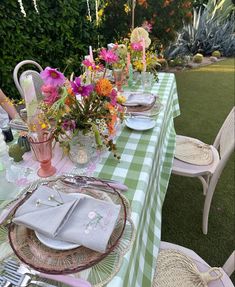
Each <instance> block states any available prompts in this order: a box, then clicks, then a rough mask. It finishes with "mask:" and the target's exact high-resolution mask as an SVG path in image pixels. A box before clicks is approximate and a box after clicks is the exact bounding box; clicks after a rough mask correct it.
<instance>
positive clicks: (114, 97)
mask: <svg viewBox="0 0 235 287" xmlns="http://www.w3.org/2000/svg"><path fill="white" fill-rule="evenodd" d="M110 99H111V101H110V104H111V105H112V106H116V104H117V91H116V90H115V89H112V92H111V94H110Z"/></svg>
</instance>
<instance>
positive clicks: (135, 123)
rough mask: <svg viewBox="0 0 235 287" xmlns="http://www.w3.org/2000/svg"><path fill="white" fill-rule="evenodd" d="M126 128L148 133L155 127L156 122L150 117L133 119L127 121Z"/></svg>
mask: <svg viewBox="0 0 235 287" xmlns="http://www.w3.org/2000/svg"><path fill="white" fill-rule="evenodd" d="M125 123H126V126H127V127H128V128H130V129H132V130H136V131H146V130H150V129H152V128H154V127H155V124H156V121H155V120H153V119H150V118H148V117H131V118H128V119H126V120H125Z"/></svg>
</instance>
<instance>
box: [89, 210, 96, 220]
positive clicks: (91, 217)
mask: <svg viewBox="0 0 235 287" xmlns="http://www.w3.org/2000/svg"><path fill="white" fill-rule="evenodd" d="M95 217H96V212H95V211H90V212H89V213H88V218H90V219H94V218H95Z"/></svg>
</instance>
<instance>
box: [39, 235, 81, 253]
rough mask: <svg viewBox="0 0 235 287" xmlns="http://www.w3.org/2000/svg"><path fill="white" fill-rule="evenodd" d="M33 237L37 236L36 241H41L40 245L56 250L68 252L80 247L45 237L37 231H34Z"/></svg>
mask: <svg viewBox="0 0 235 287" xmlns="http://www.w3.org/2000/svg"><path fill="white" fill-rule="evenodd" d="M35 235H36V236H37V238H38V240H39V241H41V243H42V244H44V245H45V246H47V247H50V248H52V249H56V250H70V249H74V248H77V247H79V246H81V245H79V244H75V243H70V242H65V241H61V240H56V239H53V238H50V237H47V236H46V235H44V234H42V233H40V232H37V231H35Z"/></svg>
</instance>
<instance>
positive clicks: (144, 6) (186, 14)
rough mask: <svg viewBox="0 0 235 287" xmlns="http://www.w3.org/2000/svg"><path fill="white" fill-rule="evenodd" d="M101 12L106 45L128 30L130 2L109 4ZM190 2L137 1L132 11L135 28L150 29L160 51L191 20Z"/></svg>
mask: <svg viewBox="0 0 235 287" xmlns="http://www.w3.org/2000/svg"><path fill="white" fill-rule="evenodd" d="M106 2H107V5H106V7H105V9H104V16H103V17H104V19H103V24H102V26H101V27H102V30H103V33H104V35H105V36H106V37H107V39H108V41H112V40H113V39H119V38H120V37H121V36H122V37H124V36H126V35H127V34H128V32H129V31H130V28H131V2H132V1H130V0H129V1H127V0H118V1H117V0H108V1H106ZM191 17H192V14H191V1H189V0H177V1H168V0H158V1H156V0H137V1H136V8H135V27H137V26H141V25H142V23H143V22H144V21H147V22H148V23H151V24H152V25H153V29H152V34H151V36H152V37H153V38H155V41H156V42H157V43H158V46H159V47H160V46H161V44H163V45H164V46H166V45H168V44H169V42H170V41H173V40H174V39H175V37H176V31H177V30H179V29H180V28H181V27H182V25H183V22H182V19H185V21H186V22H189V21H190V20H191Z"/></svg>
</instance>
